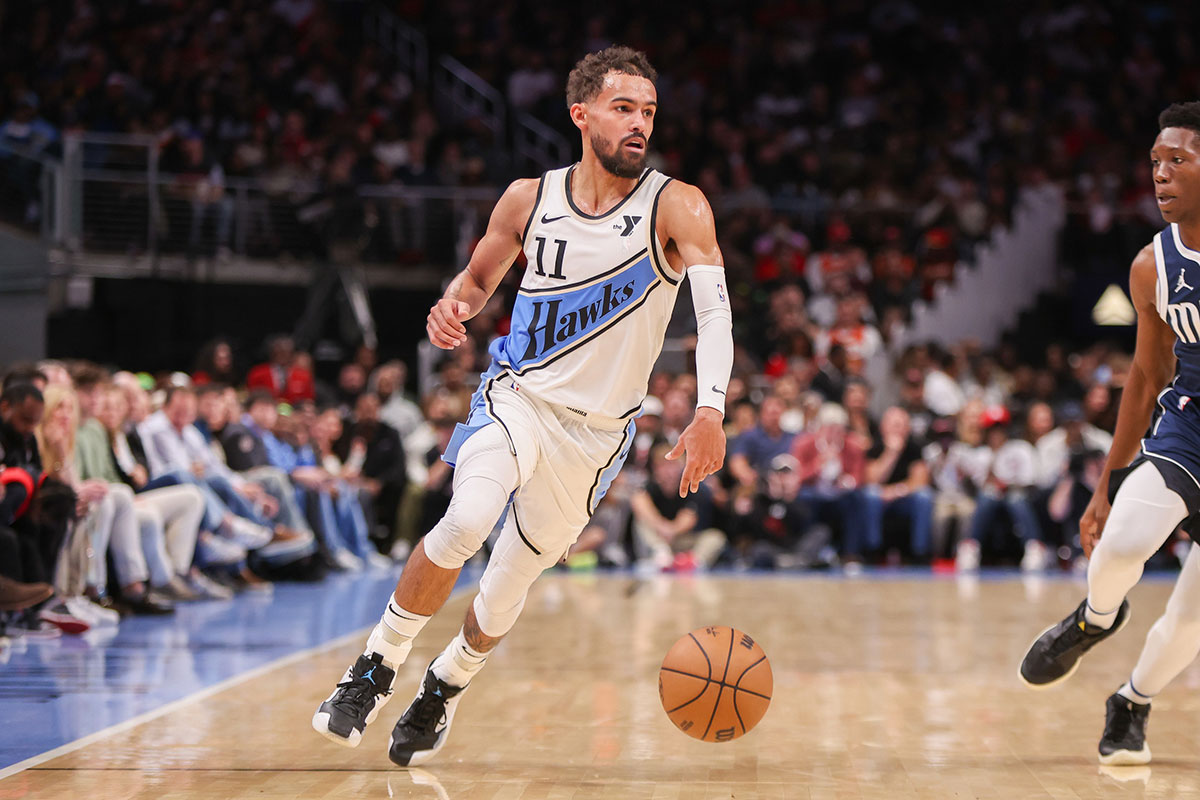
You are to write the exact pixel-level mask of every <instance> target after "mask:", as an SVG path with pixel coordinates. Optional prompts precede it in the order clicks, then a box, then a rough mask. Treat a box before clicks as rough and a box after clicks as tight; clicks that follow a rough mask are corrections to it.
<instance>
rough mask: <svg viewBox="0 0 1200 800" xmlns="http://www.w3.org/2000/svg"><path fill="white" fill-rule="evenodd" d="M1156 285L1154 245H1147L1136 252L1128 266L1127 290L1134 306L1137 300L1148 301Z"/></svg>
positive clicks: (1156, 271) (1156, 268) (1153, 294)
mask: <svg viewBox="0 0 1200 800" xmlns="http://www.w3.org/2000/svg"><path fill="white" fill-rule="evenodd" d="M1157 284H1158V262H1157V261H1156V259H1155V257H1154V245H1153V244H1148V245H1146V246H1145V247H1143V248H1142V249H1141V250H1139V251H1138V254H1137V255H1136V256H1134V257H1133V263H1132V264H1130V265H1129V290H1130V294H1131V296H1132V297H1133V301H1134V305H1138V301H1139V299H1142V298H1145V299H1146V300H1150V299H1152V298H1153V297H1154V296H1155V291H1154V287H1155V286H1156V285H1157Z"/></svg>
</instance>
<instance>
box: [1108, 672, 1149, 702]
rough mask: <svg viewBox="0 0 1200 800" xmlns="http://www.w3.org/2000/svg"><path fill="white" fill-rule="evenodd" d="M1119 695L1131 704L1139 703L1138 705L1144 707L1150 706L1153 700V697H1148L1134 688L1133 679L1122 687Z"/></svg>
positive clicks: (1118, 692)
mask: <svg viewBox="0 0 1200 800" xmlns="http://www.w3.org/2000/svg"><path fill="white" fill-rule="evenodd" d="M1117 694H1119V695H1121V697H1124V698H1125V699H1126V700H1128V701H1129V702H1131V703H1137V704H1138V705H1142V706H1145V705H1149V704H1150V701H1151V700H1152V699H1153V698H1151V697H1148V696H1147V695H1144V694H1142V693H1141V692H1139V691H1138V690H1137V689H1135V688H1133V679H1132V678H1130V679H1129V680H1128V681H1126V682H1125V685H1124V686H1122V687H1121V688H1120V689H1117Z"/></svg>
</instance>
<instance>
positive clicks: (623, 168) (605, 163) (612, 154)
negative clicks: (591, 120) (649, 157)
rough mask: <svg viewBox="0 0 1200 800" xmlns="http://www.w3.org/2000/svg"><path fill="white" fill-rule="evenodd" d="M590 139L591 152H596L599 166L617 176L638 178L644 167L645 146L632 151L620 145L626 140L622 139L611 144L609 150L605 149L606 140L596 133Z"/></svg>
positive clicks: (606, 145)
mask: <svg viewBox="0 0 1200 800" xmlns="http://www.w3.org/2000/svg"><path fill="white" fill-rule="evenodd" d="M591 141H592V152H593V153H595V154H596V158H597V159H598V160H599V161H600V166H602V167H604V169H606V170H608V171H609V172H611V173H612V174H613V175H616V176H617V177H618V178H639V177H641V175H642V171H643V170H645V169H646V152H647V148H645V147H643V148H642V151H641V152H640V153H632V152H630V151H629V150H626V149H625V148H624V147H623V146H622V145H623V144H624V143H625V141H627V140H623V141H621V142H618V143H617V144H615V145H613V146H612V149H611V150H610V149H607V148H608V142H606V141H605V140H604V139H601V138H600V137H599V136H597V135H596V134H592V139H591ZM643 141H644V140H643Z"/></svg>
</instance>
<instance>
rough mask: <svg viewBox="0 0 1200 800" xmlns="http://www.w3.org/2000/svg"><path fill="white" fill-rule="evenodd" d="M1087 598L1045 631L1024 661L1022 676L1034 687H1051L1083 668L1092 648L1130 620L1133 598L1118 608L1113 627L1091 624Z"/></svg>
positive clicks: (1022, 661) (1030, 647)
mask: <svg viewBox="0 0 1200 800" xmlns="http://www.w3.org/2000/svg"><path fill="white" fill-rule="evenodd" d="M1086 608H1087V600H1084V601H1083V602H1082V603H1080V604H1079V608H1077V609H1075V611H1074V612H1073V613H1071V614H1069V615H1068V616H1067V617H1066V619H1064V620H1062V621H1061V622H1059V623H1057V624H1055V625H1051V626H1050V627H1049V628H1047V629H1046V630H1045V631H1043V632H1042V634H1041V635H1040V636H1038V638H1037V639H1036V640H1034V642H1033V644H1032V645H1030V646H1029V652H1027V653H1026V654H1025V658H1024V659H1022V660H1021V668H1020V670H1019V677H1020V678H1021V681H1022V682H1023V683H1024V684H1025V685H1026V686H1028V687H1029V688H1031V689H1048V688H1049V687H1051V686H1053V685H1055V684H1056V683H1061V682H1062V681H1065V680H1066V679H1067V678H1069V677H1071V675H1072V674H1073V673H1074V672H1075V670H1076V668H1078V667H1079V659H1080V658H1082V657H1083V654H1084V653H1086V652H1087V651H1088V650H1091V649H1092V648H1093V647H1095V646H1096V645H1098V644H1100V642H1102V641H1104V640H1105V639H1107V638H1108V637H1110V636H1112V635H1113V634H1114V633H1116V632H1117V631H1119V630H1121V628H1123V627H1125V623H1126V622H1128V621H1129V601H1128V600H1124V601H1122V603H1121V607H1120V608H1119V609H1117V618H1116V619H1115V620H1113V624H1112V627H1109V628H1100V627H1097V626H1095V625H1090V624H1088V621H1087V619H1086V618H1085V617H1084V610H1085V609H1086Z"/></svg>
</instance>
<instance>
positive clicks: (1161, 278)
mask: <svg viewBox="0 0 1200 800" xmlns="http://www.w3.org/2000/svg"><path fill="white" fill-rule="evenodd" d="M1154 266H1155V268H1156V269H1157V270H1158V280H1157V281H1156V283H1155V287H1154V305H1155V308H1156V309H1157V310H1158V315H1159V316H1160V317H1162V319H1163V322H1166V321H1167V305H1168V304H1169V303H1170V297H1171V295H1170V291H1171V287H1169V286H1167V260H1166V258H1165V257H1164V256H1163V245H1162V231H1159V232H1158V233H1156V234H1154Z"/></svg>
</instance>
